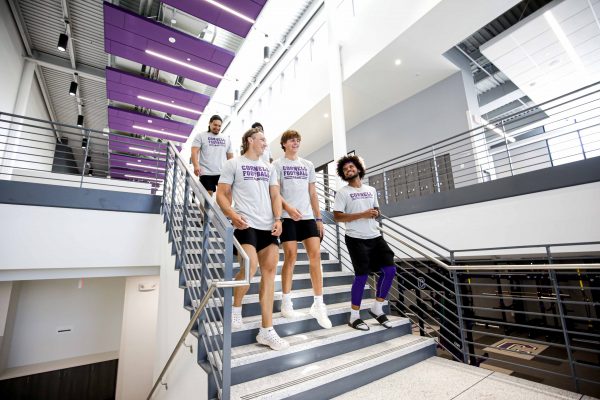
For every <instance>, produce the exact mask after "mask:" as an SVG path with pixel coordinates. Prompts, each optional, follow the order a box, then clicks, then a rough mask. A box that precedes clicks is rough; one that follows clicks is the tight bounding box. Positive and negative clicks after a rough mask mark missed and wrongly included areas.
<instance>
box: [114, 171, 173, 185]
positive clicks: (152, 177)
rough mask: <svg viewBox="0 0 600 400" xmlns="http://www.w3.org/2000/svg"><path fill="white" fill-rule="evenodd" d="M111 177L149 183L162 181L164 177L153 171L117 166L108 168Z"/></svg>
mask: <svg viewBox="0 0 600 400" xmlns="http://www.w3.org/2000/svg"><path fill="white" fill-rule="evenodd" d="M110 176H111V178H116V179H126V180H130V181H134V180H135V181H146V182H150V183H158V184H160V183H162V181H163V180H164V178H165V175H164V174H156V173H154V172H144V171H133V170H129V169H123V168H118V167H111V168H110Z"/></svg>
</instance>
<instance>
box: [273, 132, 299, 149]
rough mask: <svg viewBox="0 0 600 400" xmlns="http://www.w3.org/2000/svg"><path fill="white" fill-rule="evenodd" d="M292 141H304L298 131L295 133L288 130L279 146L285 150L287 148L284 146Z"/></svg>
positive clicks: (282, 136)
mask: <svg viewBox="0 0 600 400" xmlns="http://www.w3.org/2000/svg"><path fill="white" fill-rule="evenodd" d="M290 139H298V140H302V136H300V134H299V133H298V131H293V130H291V129H288V130H287V131H285V132H283V134H282V135H281V140H280V141H279V144H280V145H281V149H282V150H285V147H283V144H284V143H285V142H287V141H288V140H290Z"/></svg>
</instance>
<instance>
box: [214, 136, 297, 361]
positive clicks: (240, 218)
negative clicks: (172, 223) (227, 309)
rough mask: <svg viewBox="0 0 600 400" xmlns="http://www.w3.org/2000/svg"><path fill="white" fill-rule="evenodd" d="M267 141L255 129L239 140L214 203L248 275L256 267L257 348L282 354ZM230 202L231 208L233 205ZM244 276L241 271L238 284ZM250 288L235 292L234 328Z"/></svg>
mask: <svg viewBox="0 0 600 400" xmlns="http://www.w3.org/2000/svg"><path fill="white" fill-rule="evenodd" d="M266 145H267V143H266V140H265V136H264V135H263V133H262V132H261V131H260V130H258V129H250V130H249V131H248V132H246V133H245V134H244V136H243V137H242V146H243V150H244V151H243V155H241V156H239V157H237V158H234V159H232V160H228V161H226V162H225V164H224V165H223V170H222V173H221V178H220V179H219V186H218V190H217V204H219V207H221V209H222V210H223V213H224V214H225V215H226V216H227V217H228V218H230V219H231V223H232V224H233V226H234V227H235V231H234V233H233V234H234V236H235V237H236V239H237V240H238V241H239V242H240V244H241V245H242V247H243V248H244V251H245V252H246V254H248V257H249V258H250V277H253V276H254V274H255V273H256V269H257V267H258V265H260V272H261V281H260V297H259V298H260V307H261V313H262V327H261V328H260V330H259V332H258V336H256V341H257V342H258V343H260V344H263V345H266V346H269V347H271V348H272V349H273V350H283V349H285V348H287V347H288V346H289V344H288V342H287V341H285V340H284V339H282V338H280V337H279V335H277V332H275V329H273V297H274V292H275V274H276V272H277V260H278V258H279V249H278V244H279V243H278V239H277V238H278V236H279V235H280V234H281V197H280V195H279V184H278V183H277V175H276V174H275V172H274V171H273V168H272V167H271V166H270V165H266V164H265V163H264V162H262V161H261V160H260V158H259V157H260V155H261V154H262V152H263V151H264V149H265V147H266ZM232 201H233V202H234V203H235V208H233V207H232ZM243 278H244V271H243V270H241V271H240V272H239V273H238V275H237V276H236V279H237V280H241V279H243ZM246 292H248V286H244V287H236V288H234V289H233V310H232V319H231V320H232V322H231V324H232V328H233V329H236V330H239V329H241V328H242V327H243V320H242V300H243V298H244V295H245V294H246Z"/></svg>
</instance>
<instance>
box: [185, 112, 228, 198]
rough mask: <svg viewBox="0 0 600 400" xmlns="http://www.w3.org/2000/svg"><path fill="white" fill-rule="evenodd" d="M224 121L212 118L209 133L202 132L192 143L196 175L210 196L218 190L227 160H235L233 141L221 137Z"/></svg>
mask: <svg viewBox="0 0 600 400" xmlns="http://www.w3.org/2000/svg"><path fill="white" fill-rule="evenodd" d="M222 123H223V120H222V119H221V117H220V116H218V115H213V116H212V117H210V121H209V124H208V131H206V132H200V133H199V134H197V135H196V137H195V138H194V141H193V142H192V164H193V165H194V174H195V175H196V176H199V177H200V183H201V184H202V186H204V188H205V189H206V191H207V192H208V194H209V195H211V196H212V194H213V192H214V191H215V190H216V189H217V183H218V182H219V176H220V175H221V168H222V167H223V163H224V162H225V161H226V160H229V159H231V158H233V150H232V148H231V139H230V138H229V136H224V135H220V134H219V133H220V132H221V124H222Z"/></svg>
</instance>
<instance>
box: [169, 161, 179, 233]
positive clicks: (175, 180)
mask: <svg viewBox="0 0 600 400" xmlns="http://www.w3.org/2000/svg"><path fill="white" fill-rule="evenodd" d="M171 184H172V185H173V187H172V188H171V212H170V213H169V226H170V229H169V233H170V235H169V236H170V238H171V240H173V239H174V236H173V234H172V232H173V213H174V212H175V211H174V210H175V191H176V189H177V160H176V159H173V179H172V183H171Z"/></svg>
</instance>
